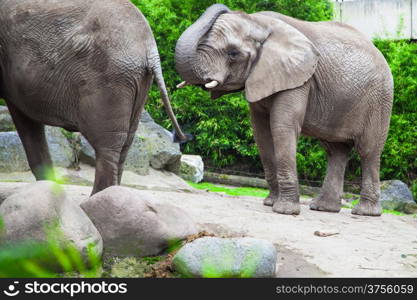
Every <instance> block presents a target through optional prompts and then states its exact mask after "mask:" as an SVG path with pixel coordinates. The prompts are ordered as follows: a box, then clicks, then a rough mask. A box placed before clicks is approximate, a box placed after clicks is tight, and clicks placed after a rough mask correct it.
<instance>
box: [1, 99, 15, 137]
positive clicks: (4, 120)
mask: <svg viewBox="0 0 417 300" xmlns="http://www.w3.org/2000/svg"><path fill="white" fill-rule="evenodd" d="M13 130H15V127H14V123H13V120H12V116H11V115H10V114H9V111H8V109H7V107H6V106H1V105H0V132H3V131H13Z"/></svg>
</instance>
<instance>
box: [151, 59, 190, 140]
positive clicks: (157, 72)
mask: <svg viewBox="0 0 417 300" xmlns="http://www.w3.org/2000/svg"><path fill="white" fill-rule="evenodd" d="M150 69H151V71H152V73H153V74H154V79H155V81H156V84H157V85H158V88H159V91H160V93H161V98H162V103H163V104H164V107H165V111H166V113H167V114H168V116H169V118H170V119H171V122H172V125H173V126H174V142H179V143H185V142H187V141H189V140H190V139H192V138H191V136H189V135H188V134H184V133H183V131H182V130H181V127H180V125H179V124H178V121H177V118H176V117H175V114H174V112H173V110H172V106H171V101H170V99H169V96H168V91H167V88H166V85H165V80H164V76H163V75H162V67H161V62H160V58H159V54H156V55H153V58H152V63H151V66H150Z"/></svg>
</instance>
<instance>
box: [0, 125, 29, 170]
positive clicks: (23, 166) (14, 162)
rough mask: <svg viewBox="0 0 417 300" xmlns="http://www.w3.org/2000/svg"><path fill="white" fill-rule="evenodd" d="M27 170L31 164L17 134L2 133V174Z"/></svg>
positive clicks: (0, 146)
mask: <svg viewBox="0 0 417 300" xmlns="http://www.w3.org/2000/svg"><path fill="white" fill-rule="evenodd" d="M27 170H29V164H28V162H27V159H26V154H25V150H24V149H23V145H22V142H21V141H20V138H19V136H18V135H17V132H13V131H9V132H0V172H13V171H27Z"/></svg>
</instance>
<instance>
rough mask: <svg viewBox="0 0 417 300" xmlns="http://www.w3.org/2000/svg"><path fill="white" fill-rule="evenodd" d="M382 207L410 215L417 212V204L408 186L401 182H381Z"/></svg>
mask: <svg viewBox="0 0 417 300" xmlns="http://www.w3.org/2000/svg"><path fill="white" fill-rule="evenodd" d="M380 201H381V205H382V207H383V208H384V209H390V210H397V211H401V212H404V213H408V214H413V213H416V212H417V203H416V202H415V201H414V199H413V195H412V193H411V191H410V189H409V188H408V186H407V185H406V184H405V183H404V182H402V181H400V180H386V181H382V182H381V196H380Z"/></svg>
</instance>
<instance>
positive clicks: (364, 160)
mask: <svg viewBox="0 0 417 300" xmlns="http://www.w3.org/2000/svg"><path fill="white" fill-rule="evenodd" d="M387 120H389V119H388V118H385V124H384V122H380V124H377V125H374V126H369V130H366V131H365V132H364V135H363V136H362V137H361V138H360V139H359V141H358V143H357V150H358V152H359V155H360V157H361V167H362V184H361V199H360V201H359V204H358V205H357V206H355V207H354V208H353V209H352V214H355V215H363V216H380V215H381V214H382V207H381V203H380V202H379V196H380V181H379V169H380V157H381V153H382V150H383V148H384V142H385V139H386V136H387V130H386V129H387V128H388V125H387V122H388V121H387ZM375 128H376V129H377V131H376V130H375ZM371 129H374V130H371ZM375 131H376V132H375Z"/></svg>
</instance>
